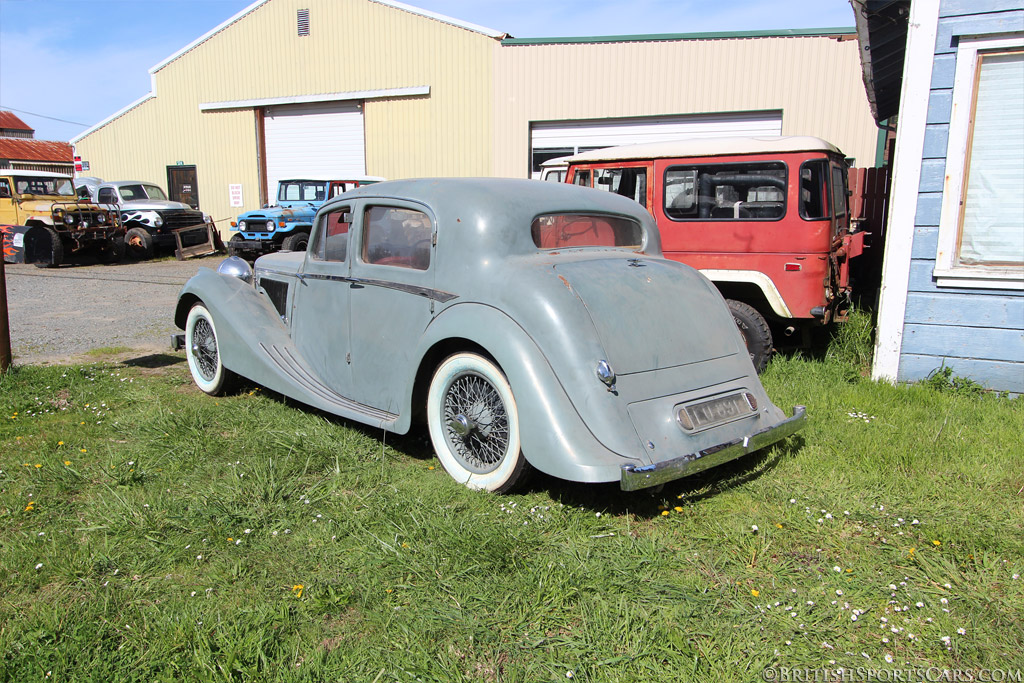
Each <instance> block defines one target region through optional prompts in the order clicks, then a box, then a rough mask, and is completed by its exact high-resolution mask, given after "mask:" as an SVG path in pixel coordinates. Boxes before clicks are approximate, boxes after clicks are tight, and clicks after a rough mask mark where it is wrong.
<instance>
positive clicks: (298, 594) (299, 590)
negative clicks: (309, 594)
mask: <svg viewBox="0 0 1024 683" xmlns="http://www.w3.org/2000/svg"><path fill="white" fill-rule="evenodd" d="M303 588H305V586H303V585H302V584H301V583H297V584H295V585H294V586H292V592H293V593H295V597H297V598H301V597H302V589H303Z"/></svg>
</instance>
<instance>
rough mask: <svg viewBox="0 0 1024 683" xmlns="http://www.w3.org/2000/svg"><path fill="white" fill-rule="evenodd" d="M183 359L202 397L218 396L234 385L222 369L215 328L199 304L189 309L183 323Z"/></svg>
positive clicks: (233, 381) (234, 378)
mask: <svg viewBox="0 0 1024 683" xmlns="http://www.w3.org/2000/svg"><path fill="white" fill-rule="evenodd" d="M185 357H186V358H187V360H188V369H189V371H190V372H191V373H192V380H193V381H194V382H195V383H196V386H198V387H199V388H200V389H202V390H203V391H205V392H206V393H208V394H210V395H212V396H219V395H221V394H223V393H225V392H227V391H230V390H231V388H232V387H233V385H234V384H235V380H236V375H235V373H233V372H231V371H230V370H228V369H227V368H225V367H224V359H223V358H222V357H221V353H220V344H219V343H218V340H217V325H216V323H214V321H213V316H212V315H210V311H209V310H208V309H207V308H206V306H204V305H203V304H202V303H196V304H195V305H194V306H192V309H191V310H189V312H188V318H187V319H186V321H185Z"/></svg>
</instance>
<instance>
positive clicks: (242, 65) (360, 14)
mask: <svg viewBox="0 0 1024 683" xmlns="http://www.w3.org/2000/svg"><path fill="white" fill-rule="evenodd" d="M306 8H308V9H309V17H310V35H309V36H308V37H299V36H298V35H297V25H296V24H297V21H296V19H297V10H298V9H306ZM494 44H495V41H494V39H492V38H489V37H487V36H485V35H482V34H480V33H475V32H472V31H468V30H466V29H463V28H459V27H456V26H452V25H449V24H445V23H442V22H440V21H435V20H432V19H427V18H424V17H422V16H418V15H415V14H412V13H410V12H406V11H403V10H399V9H395V8H392V7H388V6H384V5H380V4H377V3H373V2H367V1H366V0H301V1H300V0H272V1H271V2H268V3H266V4H264V5H261V6H259V7H257V8H255V9H254V10H253V11H252V12H251V13H249V14H248V15H246V16H244V17H242V18H241V19H239V21H237V22H236V23H235V24H234V25H232V26H230V27H227V28H226V29H225V30H223V31H221V32H220V33H217V34H216V35H214V36H212V37H211V38H210V39H209V40H207V41H205V42H204V43H202V44H200V45H198V46H196V47H195V48H194V49H192V50H191V51H189V52H188V53H186V54H185V55H182V56H181V57H180V58H178V59H176V60H174V61H172V62H170V63H169V64H167V65H166V66H164V67H163V68H161V69H160V70H159V71H157V72H156V74H155V78H154V80H155V85H156V98H153V99H150V100H148V101H146V102H143V103H142V104H140V105H139V106H138V107H136V108H135V109H132V110H131V111H129V112H127V113H126V114H125V115H123V116H121V117H120V118H118V119H115V120H114V121H112V122H111V123H110V124H108V125H106V126H104V127H103V128H100V129H98V130H97V131H95V132H93V133H91V134H90V135H88V136H86V137H85V138H83V139H82V140H80V141H79V142H78V143H77V144H76V149H77V152H78V153H79V154H80V155H81V156H82V157H83V159H87V160H89V162H90V164H91V170H90V173H91V174H93V175H99V176H101V177H104V178H107V179H122V178H132V179H141V180H150V181H157V182H159V184H160V185H166V183H167V178H166V168H165V167H166V166H167V165H173V164H174V163H176V162H177V161H183V162H184V163H186V164H195V165H196V167H197V172H198V178H199V199H200V203H201V206H202V208H203V209H204V210H206V211H207V212H209V213H211V214H212V215H213V216H214V217H215V218H216V219H218V220H225V221H226V220H230V218H232V217H234V216H236V215H237V214H239V213H241V212H242V211H243V210H250V209H254V208H257V207H258V206H259V176H258V162H257V147H258V146H257V141H256V127H255V126H256V124H255V118H254V115H253V112H252V110H251V109H239V110H230V111H214V112H205V113H204V112H201V111H200V109H199V105H200V104H201V103H209V102H224V101H235V100H252V99H258V98H274V97H287V96H296V95H310V94H324V93H337V92H356V91H366V90H384V89H391V88H404V87H413V86H429V87H430V94H429V95H428V96H419V97H410V98H394V99H387V100H368V101H367V102H366V104H365V108H364V114H365V132H366V149H367V157H366V171H367V173H368V174H370V175H380V176H384V177H387V178H401V177H412V176H423V175H488V174H490V171H491V167H492V163H491V149H490V145H491V139H492V137H493V132H492V128H491V126H492V121H493V116H492V112H491V87H490V79H491V75H490V74H491V69H492V66H491V59H492V56H493V50H492V48H493V46H494ZM230 183H242V184H243V193H244V199H245V207H244V208H243V209H238V208H232V207H230V204H229V199H228V185H229V184H230ZM226 225H227V224H226V222H225V224H224V226H223V227H226Z"/></svg>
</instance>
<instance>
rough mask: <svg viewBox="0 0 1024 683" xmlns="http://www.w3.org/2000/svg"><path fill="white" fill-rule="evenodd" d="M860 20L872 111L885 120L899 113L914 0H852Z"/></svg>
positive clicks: (865, 71)
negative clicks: (908, 22)
mask: <svg viewBox="0 0 1024 683" xmlns="http://www.w3.org/2000/svg"><path fill="white" fill-rule="evenodd" d="M850 4H851V5H853V15H854V18H855V19H856V21H857V40H858V42H859V43H860V63H861V69H862V71H863V72H864V89H865V90H866V91H867V95H868V103H869V104H870V105H871V113H872V114H873V115H874V117H875V120H876V121H884V120H885V119H888V118H890V117H892V116H893V115H895V114H897V113H899V109H900V88H901V87H902V85H903V56H904V52H905V51H906V47H907V18H908V16H909V14H910V0H850Z"/></svg>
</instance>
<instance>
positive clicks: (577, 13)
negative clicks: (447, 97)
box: [0, 0, 853, 141]
mask: <svg viewBox="0 0 1024 683" xmlns="http://www.w3.org/2000/svg"><path fill="white" fill-rule="evenodd" d="M336 1H340V0H336ZM250 4H252V0H0V109H8V110H11V111H14V112H15V113H16V114H17V115H18V116H19V117H20V118H21V119H22V120H23V121H25V123H27V124H28V125H29V126H31V127H32V128H34V129H35V131H36V138H38V139H40V140H65V141H66V140H69V139H70V138H71V137H73V136H75V135H78V134H79V133H82V132H83V131H85V130H86V129H87V128H89V127H91V126H93V125H95V124H97V123H99V122H100V121H102V120H104V119H106V118H107V117H109V116H111V115H112V114H114V113H116V112H117V111H119V110H121V109H122V108H124V107H126V106H128V105H129V104H131V103H132V102H134V101H136V100H137V99H139V98H140V97H143V96H144V95H146V94H147V93H149V91H150V76H149V69H150V67H152V66H154V65H155V64H157V63H159V62H160V61H162V60H163V59H165V58H166V57H168V56H170V55H172V54H174V53H175V52H177V51H178V50H180V49H181V48H183V47H184V46H186V45H188V44H189V43H191V42H192V41H193V40H195V39H196V38H198V37H200V36H202V35H203V34H205V33H206V32H207V31H210V30H211V29H213V28H214V27H216V26H218V25H219V24H221V23H222V22H224V21H225V20H227V19H229V18H231V17H232V16H234V15H235V14H237V13H238V12H240V11H242V10H243V9H245V8H246V7H248V6H249V5H250ZM406 4H409V5H414V6H416V7H419V8H422V9H425V10H429V11H431V12H436V13H439V14H444V15H447V16H449V17H452V18H455V19H459V20H462V21H465V22H469V23H473V24H477V25H479V26H484V27H487V28H490V29H495V30H497V31H502V32H505V33H509V34H511V35H512V36H513V37H515V38H544V37H553V36H559V37H562V36H606V35H624V34H644V33H697V32H707V31H755V30H767V29H786V28H835V27H852V26H853V10H852V9H851V7H850V3H849V0H717V1H714V0H406Z"/></svg>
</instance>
